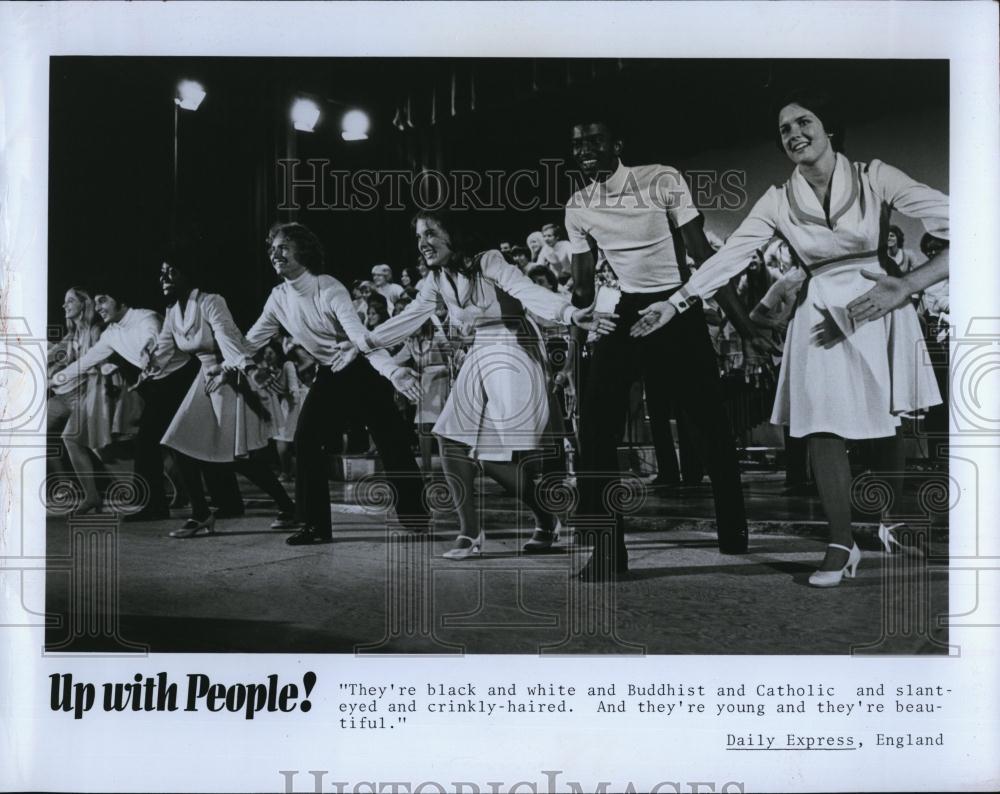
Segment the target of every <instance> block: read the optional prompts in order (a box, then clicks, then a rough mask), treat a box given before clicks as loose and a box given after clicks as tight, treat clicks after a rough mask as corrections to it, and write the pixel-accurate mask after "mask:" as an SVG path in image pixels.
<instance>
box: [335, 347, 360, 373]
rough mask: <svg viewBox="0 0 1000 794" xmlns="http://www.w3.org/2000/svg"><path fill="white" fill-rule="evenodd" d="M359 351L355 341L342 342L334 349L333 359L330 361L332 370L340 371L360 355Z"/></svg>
mask: <svg viewBox="0 0 1000 794" xmlns="http://www.w3.org/2000/svg"><path fill="white" fill-rule="evenodd" d="M359 352H360V351H359V350H358V348H357V347H356V346H355V344H354V343H353V342H341V343H340V344H339V345H337V347H336V348H335V349H334V352H333V359H332V360H331V361H330V371H331V372H340V370H342V369H344V367H346V366H347V365H348V364H350V363H351V362H352V361H354V359H356V358H357V357H358V353H359Z"/></svg>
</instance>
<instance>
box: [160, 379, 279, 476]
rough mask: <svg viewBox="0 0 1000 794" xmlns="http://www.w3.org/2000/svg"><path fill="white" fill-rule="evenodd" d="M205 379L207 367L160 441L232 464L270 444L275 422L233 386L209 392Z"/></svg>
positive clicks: (201, 457)
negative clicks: (264, 416)
mask: <svg viewBox="0 0 1000 794" xmlns="http://www.w3.org/2000/svg"><path fill="white" fill-rule="evenodd" d="M205 382H206V376H205V369H204V367H203V368H202V369H200V370H199V371H198V375H197V377H196V378H195V379H194V382H193V383H192V384H191V388H190V389H188V393H187V395H186V396H185V397H184V401H183V402H182V403H181V406H180V408H178V409H177V413H176V414H175V415H174V419H173V421H172V422H171V423H170V426H169V427H168V428H167V432H166V433H164V434H163V439H162V440H161V441H160V443H161V444H163V445H165V446H168V447H170V448H171V449H176V450H177V451H178V452H183V453H184V454H185V455H189V456H190V457H192V458H195V459H196V460H203V461H207V462H210V463H231V462H232V461H233V460H235V459H236V458H242V457H246V456H247V455H248V454H250V452H252V451H253V450H255V449H263V448H264V447H266V446H267V444H268V439H269V438H270V437H271V433H272V425H271V421H268V420H266V419H265V418H263V417H262V416H260V415H259V414H258V413H257V412H255V411H253V410H252V409H251V408H250V407H249V406H248V405H247V403H246V399H245V398H244V396H243V395H242V394H240V393H238V392H237V391H236V389H234V388H233V387H232V386H230V385H225V386H222V387H220V388H219V389H216V390H215V391H214V392H212V393H211V394H205Z"/></svg>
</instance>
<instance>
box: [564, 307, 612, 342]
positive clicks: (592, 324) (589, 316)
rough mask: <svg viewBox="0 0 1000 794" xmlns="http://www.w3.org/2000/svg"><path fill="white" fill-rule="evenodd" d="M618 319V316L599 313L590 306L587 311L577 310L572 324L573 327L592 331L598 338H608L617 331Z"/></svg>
mask: <svg viewBox="0 0 1000 794" xmlns="http://www.w3.org/2000/svg"><path fill="white" fill-rule="evenodd" d="M617 319H618V315H617V314H607V313H606V312H598V311H595V310H594V307H593V306H590V307H589V308H586V309H577V310H576V311H574V312H573V317H572V322H573V325H575V326H577V327H579V328H583V329H584V330H586V331H590V332H591V333H594V334H596V335H597V336H606V335H607V334H610V333H611V332H612V331H614V330H615V326H616V323H615V320H617Z"/></svg>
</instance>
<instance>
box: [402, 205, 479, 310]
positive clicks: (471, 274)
mask: <svg viewBox="0 0 1000 794" xmlns="http://www.w3.org/2000/svg"><path fill="white" fill-rule="evenodd" d="M418 221H424V222H428V221H430V222H432V223H434V224H436V225H437V226H439V227H440V228H441V230H442V231H443V232H444V233H445V234H447V235H448V240H449V245H450V248H451V256H450V257H449V258H448V261H447V262H445V263H444V265H440V266H437V267H431V273H433V275H434V278H436V279H438V280H439V281H438V283H439V285H440V277H441V270H447V271H449V272H451V273H453V274H461V275H463V276H465V277H466V278H468V279H469V281H471V282H472V292H471V294H470V299H471V302H472V304H473V305H474V306H478V305H479V304H478V303H477V302H476V296H477V295H478V294H479V293H480V292H481V291H482V283H481V278H482V271H481V270H480V267H479V256H478V255H477V254H475V253H474V252H475V251H476V250H477V249H476V247H475V243H474V241H473V239H472V236H471V235H469V234H468V233H467V232H466V231H465V230H464V229H463V228H462V225H461V223H460V222H459V221H458V219H457V218H456V216H455V213H453V212H451V211H449V210H420V211H419V212H418V213H417V214H416V215H414V216H413V220H412V221H411V223H410V226H411V228H412V229H413V232H414V234H416V230H417V222H418ZM455 298H456V300H458V298H459V296H458V295H457V294H456V295H455ZM484 298H485V296H484Z"/></svg>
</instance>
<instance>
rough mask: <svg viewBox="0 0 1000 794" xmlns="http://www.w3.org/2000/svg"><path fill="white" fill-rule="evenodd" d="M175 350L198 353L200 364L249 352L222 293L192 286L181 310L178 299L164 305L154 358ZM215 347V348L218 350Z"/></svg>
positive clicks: (208, 363)
mask: <svg viewBox="0 0 1000 794" xmlns="http://www.w3.org/2000/svg"><path fill="white" fill-rule="evenodd" d="M176 350H181V351H183V352H185V353H190V354H192V355H195V356H197V357H198V359H199V361H201V364H202V366H203V367H209V366H212V365H213V364H217V363H219V360H220V359H219V353H221V355H222V358H223V359H226V360H233V359H239V358H240V357H241V356H245V355H248V346H247V342H246V339H244V337H243V334H242V333H240V329H239V328H237V327H236V323H235V322H234V321H233V315H232V314H230V312H229V306H228V305H227V304H226V299H225V298H223V297H222V296H221V295H215V294H212V293H207V292H201V291H200V290H197V289H195V290H191V294H190V295H189V296H188V299H187V302H186V303H185V305H184V310H183V311H181V305H180V301H178V302H177V303H175V304H174V305H173V306H171V307H169V308H168V309H167V313H166V316H165V317H164V318H163V328H162V329H161V330H160V335H159V337H158V338H157V340H156V349H155V351H154V352H153V360H154V361H155V362H156V363H157V364H160V363H161V362H162V361H165V360H168V359H169V358H170V357H171V356H172V355H174V352H175V351H176ZM217 351H218V352H217Z"/></svg>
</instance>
